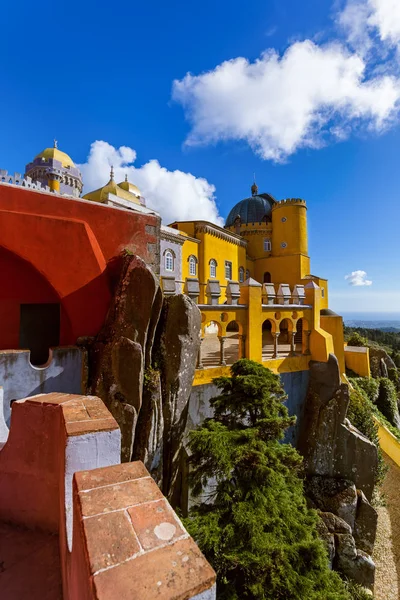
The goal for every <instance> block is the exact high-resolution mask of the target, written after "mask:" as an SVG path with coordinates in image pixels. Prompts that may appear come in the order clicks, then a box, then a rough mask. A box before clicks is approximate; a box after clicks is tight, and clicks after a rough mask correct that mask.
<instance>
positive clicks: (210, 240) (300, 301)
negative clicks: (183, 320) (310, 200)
mask: <svg viewBox="0 0 400 600" xmlns="http://www.w3.org/2000/svg"><path fill="white" fill-rule="evenodd" d="M125 179H126V180H125V181H124V182H121V183H118V184H117V183H116V182H115V181H114V176H113V172H112V170H111V175H110V181H109V182H108V183H107V184H106V185H105V186H104V187H103V188H100V189H98V190H95V191H94V192H89V193H87V194H86V195H85V196H84V197H83V198H84V199H86V200H90V201H94V202H101V203H105V204H109V205H113V206H121V207H124V208H130V209H131V210H136V211H140V212H143V211H145V212H154V211H152V209H151V208H150V207H147V206H146V202H145V199H144V198H143V197H142V195H141V192H140V190H139V189H138V188H137V187H136V186H135V185H133V184H132V183H129V182H128V181H127V178H125ZM159 257H160V268H159V274H160V276H161V282H162V287H163V291H164V294H165V295H169V294H175V293H182V292H183V293H185V294H187V295H188V296H190V297H191V298H192V299H193V300H194V301H195V302H196V303H197V304H198V306H199V309H200V311H201V314H202V346H201V351H200V354H199V360H198V365H197V366H198V369H197V371H196V378H195V382H194V385H200V384H201V383H206V382H208V381H211V379H212V378H213V377H215V376H216V375H218V374H220V373H225V372H226V373H227V372H228V367H229V365H230V364H232V363H233V362H234V361H235V360H237V359H238V358H241V357H247V358H250V359H252V360H255V361H258V362H260V363H262V364H264V365H265V366H268V367H269V368H271V369H272V370H273V371H275V372H279V373H291V372H296V371H307V370H308V363H309V361H310V360H318V361H322V362H325V361H327V360H328V357H329V354H331V353H332V354H335V355H336V356H337V358H338V361H339V365H340V370H341V372H342V373H344V372H345V360H344V342H343V322H342V318H341V317H340V316H338V315H336V314H335V313H334V312H333V311H331V310H330V309H329V296H328V282H327V280H326V279H324V278H321V277H316V276H314V275H312V274H311V269H310V257H309V255H308V235H307V206H306V202H305V201H304V200H301V199H298V198H290V199H287V200H280V201H278V200H276V199H275V198H274V197H273V196H271V195H270V194H267V193H259V192H258V188H257V185H256V184H255V183H254V184H253V185H252V186H251V195H250V196H249V197H248V198H245V199H243V200H241V201H240V202H238V203H237V204H235V206H234V207H233V208H232V210H231V211H230V212H229V215H228V217H227V219H226V223H225V226H224V227H220V226H218V225H215V224H213V223H210V222H208V221H204V220H201V221H177V222H174V223H172V224H170V225H169V226H165V225H162V224H161V225H160V239H159Z"/></svg>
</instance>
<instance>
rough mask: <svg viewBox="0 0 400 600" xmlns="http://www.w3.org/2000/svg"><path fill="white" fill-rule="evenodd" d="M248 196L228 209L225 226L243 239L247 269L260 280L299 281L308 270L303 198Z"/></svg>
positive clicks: (253, 192) (290, 282)
mask: <svg viewBox="0 0 400 600" xmlns="http://www.w3.org/2000/svg"><path fill="white" fill-rule="evenodd" d="M251 193H252V195H251V197H249V198H245V199H244V200H241V201H240V202H238V203H237V204H235V206H234V207H233V208H232V210H231V211H230V213H229V215H228V218H227V220H226V224H225V227H226V228H227V229H229V230H230V231H233V232H235V233H237V234H239V235H241V236H242V237H243V238H244V239H245V240H246V241H247V271H248V274H249V275H251V277H253V278H254V279H256V280H257V281H259V282H260V283H269V282H272V283H289V284H290V285H295V284H298V283H301V280H302V279H303V277H304V276H305V275H308V274H309V273H310V259H309V257H308V255H307V254H308V240H307V207H306V203H305V201H304V200H300V199H292V200H282V201H280V202H278V201H277V200H275V198H274V197H273V196H271V194H259V193H258V188H257V185H256V184H255V183H254V184H253V185H252V186H251Z"/></svg>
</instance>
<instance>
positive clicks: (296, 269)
mask: <svg viewBox="0 0 400 600" xmlns="http://www.w3.org/2000/svg"><path fill="white" fill-rule="evenodd" d="M309 270H310V259H309V258H308V256H302V255H301V254H297V255H293V256H270V257H269V258H264V259H259V260H256V261H255V263H254V279H256V281H259V282H260V283H263V281H264V279H263V277H264V273H265V272H267V271H268V272H269V273H271V281H272V283H275V284H277V285H279V284H280V283H288V284H289V285H290V288H291V290H293V287H294V286H295V285H296V284H299V283H301V280H302V279H303V277H305V275H307V274H308V273H309ZM277 291H278V290H277Z"/></svg>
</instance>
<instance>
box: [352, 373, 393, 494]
mask: <svg viewBox="0 0 400 600" xmlns="http://www.w3.org/2000/svg"><path fill="white" fill-rule="evenodd" d="M350 382H351V384H352V387H353V389H352V390H351V391H350V403H349V408H348V410H347V418H348V419H350V422H351V423H352V424H353V425H354V427H356V428H357V429H358V430H359V431H361V433H362V434H364V435H365V437H367V438H368V439H369V440H370V442H372V443H373V444H375V446H376V447H377V449H378V470H377V472H376V483H377V485H380V484H381V483H382V482H383V479H384V477H385V474H386V472H387V467H386V465H385V462H384V460H383V455H382V450H381V449H380V446H379V438H378V425H377V423H376V421H375V420H374V414H375V415H377V413H378V411H377V410H376V409H375V408H374V404H373V401H372V400H371V399H370V398H377V395H378V393H377V391H376V388H375V385H372V384H371V382H373V383H374V384H375V382H376V380H374V379H366V378H364V377H357V378H354V379H350ZM376 384H377V385H376V387H377V388H378V390H379V383H378V382H376ZM366 390H368V392H367V391H366ZM369 394H371V396H369ZM399 433H400V432H399Z"/></svg>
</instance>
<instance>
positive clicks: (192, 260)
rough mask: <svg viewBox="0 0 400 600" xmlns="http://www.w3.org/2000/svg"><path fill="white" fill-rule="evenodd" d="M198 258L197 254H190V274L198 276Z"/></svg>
mask: <svg viewBox="0 0 400 600" xmlns="http://www.w3.org/2000/svg"><path fill="white" fill-rule="evenodd" d="M196 265H197V260H196V257H195V256H193V255H192V256H189V275H191V276H192V277H196V273H197V266H196Z"/></svg>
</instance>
